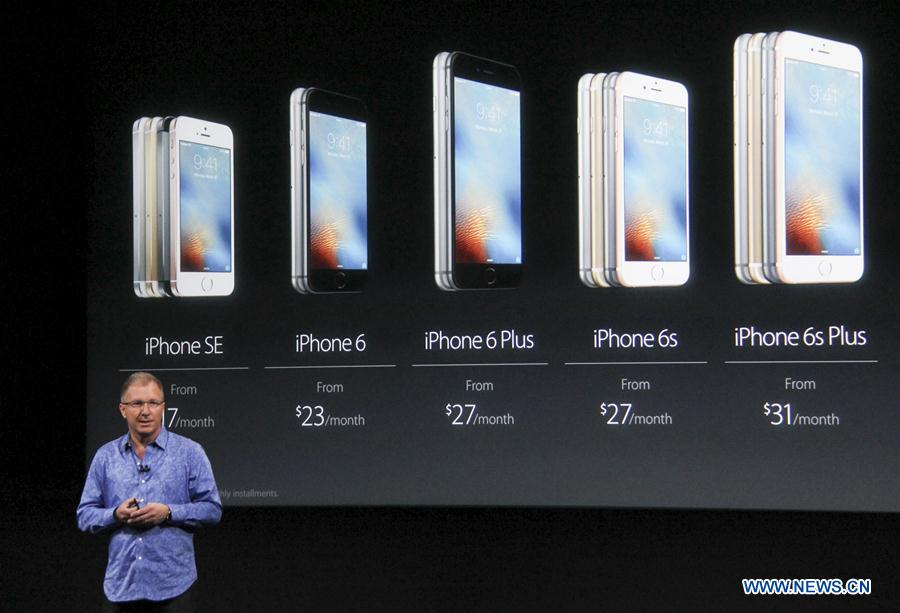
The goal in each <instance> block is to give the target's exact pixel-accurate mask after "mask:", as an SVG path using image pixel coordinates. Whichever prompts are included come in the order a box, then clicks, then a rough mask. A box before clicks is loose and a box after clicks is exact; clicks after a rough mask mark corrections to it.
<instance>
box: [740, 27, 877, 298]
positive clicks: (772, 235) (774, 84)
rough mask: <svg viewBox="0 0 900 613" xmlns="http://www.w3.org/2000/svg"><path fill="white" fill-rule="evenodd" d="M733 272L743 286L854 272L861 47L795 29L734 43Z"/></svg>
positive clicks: (839, 277) (851, 277)
mask: <svg viewBox="0 0 900 613" xmlns="http://www.w3.org/2000/svg"><path fill="white" fill-rule="evenodd" d="M733 61H734V83H733V95H734V246H735V254H734V261H735V266H734V270H735V274H736V275H737V277H738V279H740V280H741V281H742V282H744V283H748V284H767V283H839V282H851V281H856V280H858V279H859V278H860V277H861V276H862V273H863V266H864V256H863V233H862V232H863V231H862V210H863V184H862V55H861V54H860V52H859V49H857V48H856V47H854V46H853V45H848V44H845V43H839V42H834V41H830V40H826V39H824V38H818V37H815V36H808V35H806V34H798V33H797V32H771V33H768V34H766V33H757V34H742V35H741V36H739V37H738V38H737V40H736V41H735V43H734V57H733Z"/></svg>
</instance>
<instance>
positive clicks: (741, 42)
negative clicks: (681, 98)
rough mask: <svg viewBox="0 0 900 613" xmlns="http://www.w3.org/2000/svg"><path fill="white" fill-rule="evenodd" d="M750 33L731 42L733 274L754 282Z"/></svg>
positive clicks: (747, 281)
mask: <svg viewBox="0 0 900 613" xmlns="http://www.w3.org/2000/svg"><path fill="white" fill-rule="evenodd" d="M751 36H752V35H751V34H741V35H740V36H738V37H737V39H736V40H735V41H734V48H733V50H732V74H733V80H732V84H731V90H732V91H731V96H732V109H733V114H734V117H733V128H734V143H733V145H734V154H733V159H734V274H735V275H736V276H737V278H738V280H739V281H741V282H742V283H753V280H752V279H751V278H750V273H749V271H748V268H749V261H750V257H749V253H748V252H749V246H748V240H749V230H748V217H749V210H748V205H747V180H748V176H747V168H748V164H747V158H748V154H749V150H750V142H749V140H748V137H747V128H748V125H749V122H748V119H747V111H748V98H749V90H748V83H747V81H748V75H747V46H748V44H749V42H750V37H751Z"/></svg>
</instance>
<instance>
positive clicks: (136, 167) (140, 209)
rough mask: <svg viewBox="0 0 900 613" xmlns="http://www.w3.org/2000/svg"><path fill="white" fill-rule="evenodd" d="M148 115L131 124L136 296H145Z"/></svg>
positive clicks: (134, 282) (134, 284)
mask: <svg viewBox="0 0 900 613" xmlns="http://www.w3.org/2000/svg"><path fill="white" fill-rule="evenodd" d="M150 121H151V120H150V118H149V117H141V118H140V119H136V120H135V121H134V123H133V124H132V126H131V163H132V179H131V187H132V212H133V215H132V243H133V247H134V249H133V258H132V260H133V266H132V267H133V279H134V281H133V288H134V294H135V295H136V296H137V297H138V298H146V297H148V294H147V285H146V281H147V267H146V258H147V253H146V252H147V245H146V240H147V236H146V212H145V207H144V185H145V183H146V171H145V169H144V152H145V149H146V146H145V144H144V140H145V136H144V135H145V131H146V128H147V125H148V124H149V123H150Z"/></svg>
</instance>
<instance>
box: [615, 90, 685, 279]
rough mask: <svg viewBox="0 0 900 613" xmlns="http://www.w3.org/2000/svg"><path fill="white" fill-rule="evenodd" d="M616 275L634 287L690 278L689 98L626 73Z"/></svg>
mask: <svg viewBox="0 0 900 613" xmlns="http://www.w3.org/2000/svg"><path fill="white" fill-rule="evenodd" d="M614 112H615V117H614V124H613V125H614V135H613V139H614V140H613V143H614V153H615V175H616V176H615V194H616V276H617V278H618V280H619V281H620V283H621V284H622V285H623V286H626V287H638V286H654V285H681V284H683V283H685V282H686V281H687V279H688V276H689V275H690V253H689V235H688V227H689V210H690V206H689V196H688V194H689V186H688V92H687V89H686V88H685V87H684V85H682V84H681V83H678V82H675V81H669V80H666V79H661V78H658V77H651V76H646V75H642V74H638V73H634V72H622V73H620V74H619V75H618V77H617V79H616V83H615V107H614Z"/></svg>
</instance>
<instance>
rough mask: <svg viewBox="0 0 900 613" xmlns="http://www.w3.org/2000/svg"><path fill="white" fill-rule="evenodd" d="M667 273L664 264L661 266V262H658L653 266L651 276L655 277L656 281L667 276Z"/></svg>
mask: <svg viewBox="0 0 900 613" xmlns="http://www.w3.org/2000/svg"><path fill="white" fill-rule="evenodd" d="M665 274H666V269H665V268H663V267H662V266H660V265H659V264H657V265H656V266H654V267H653V268H651V269H650V276H651V277H652V278H653V280H654V281H659V280H660V279H662V278H663V277H664V276H665Z"/></svg>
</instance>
